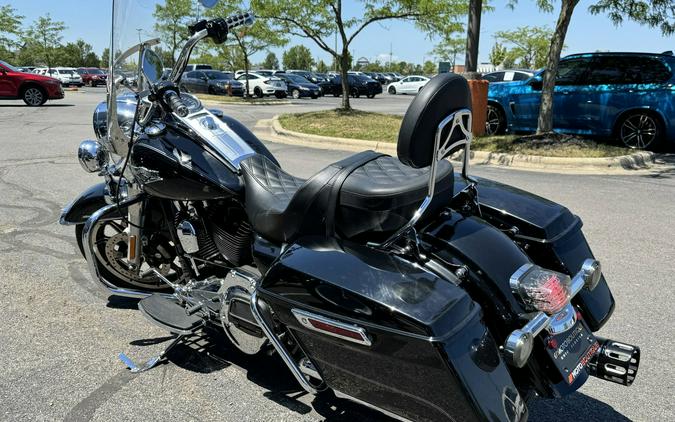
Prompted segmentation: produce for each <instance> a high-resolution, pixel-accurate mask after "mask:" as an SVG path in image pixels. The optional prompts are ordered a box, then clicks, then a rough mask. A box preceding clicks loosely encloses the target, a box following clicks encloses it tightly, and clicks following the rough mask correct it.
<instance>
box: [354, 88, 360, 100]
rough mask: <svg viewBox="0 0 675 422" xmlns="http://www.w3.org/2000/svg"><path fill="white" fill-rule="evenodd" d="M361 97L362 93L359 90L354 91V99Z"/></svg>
mask: <svg viewBox="0 0 675 422" xmlns="http://www.w3.org/2000/svg"><path fill="white" fill-rule="evenodd" d="M360 96H361V93H360V92H359V90H358V89H352V97H354V98H359V97H360Z"/></svg>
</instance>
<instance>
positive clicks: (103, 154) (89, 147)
mask: <svg viewBox="0 0 675 422" xmlns="http://www.w3.org/2000/svg"><path fill="white" fill-rule="evenodd" d="M77 160H78V161H79V162H80V166H82V169H83V170H84V171H86V172H87V173H97V172H99V171H101V170H102V169H103V168H104V167H105V165H106V164H107V163H108V152H107V151H106V150H105V148H104V147H103V145H101V144H100V143H99V142H98V141H94V140H91V139H86V140H84V141H82V142H80V146H78V147H77Z"/></svg>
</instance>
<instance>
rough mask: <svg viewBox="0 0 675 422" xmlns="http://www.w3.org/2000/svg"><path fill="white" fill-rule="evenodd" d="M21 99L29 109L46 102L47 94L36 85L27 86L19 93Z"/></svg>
mask: <svg viewBox="0 0 675 422" xmlns="http://www.w3.org/2000/svg"><path fill="white" fill-rule="evenodd" d="M21 99H22V100H23V102H24V103H26V105H27V106H29V107H39V106H41V105H42V104H44V103H46V102H47V93H46V92H45V90H44V89H43V88H41V87H39V86H36V85H29V86H27V87H26V88H24V89H23V92H21Z"/></svg>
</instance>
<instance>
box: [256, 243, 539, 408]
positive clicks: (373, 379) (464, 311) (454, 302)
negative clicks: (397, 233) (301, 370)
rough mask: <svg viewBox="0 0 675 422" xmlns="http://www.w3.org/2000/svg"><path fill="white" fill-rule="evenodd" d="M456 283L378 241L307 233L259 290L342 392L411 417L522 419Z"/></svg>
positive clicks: (495, 354) (488, 339) (479, 321)
mask: <svg viewBox="0 0 675 422" xmlns="http://www.w3.org/2000/svg"><path fill="white" fill-rule="evenodd" d="M458 283H459V281H458V280H456V279H454V278H453V279H451V280H448V279H441V278H439V277H438V276H436V275H434V274H432V273H430V272H428V271H426V270H424V269H422V268H421V267H419V266H418V265H415V264H413V263H411V262H408V261H405V260H403V259H401V258H399V257H396V256H393V255H390V254H387V253H383V252H380V251H377V250H375V249H373V248H368V247H365V246H362V245H358V244H353V243H349V242H347V241H341V242H338V241H334V240H332V241H330V240H326V239H309V238H305V239H301V240H300V241H298V242H297V243H296V244H293V245H290V246H289V247H287V248H285V249H284V252H283V253H281V255H280V256H279V257H278V259H276V260H275V261H274V263H273V264H272V265H271V267H270V269H269V271H268V272H267V274H266V275H265V277H264V278H263V280H262V281H261V285H260V287H259V290H258V295H259V298H260V299H261V300H263V301H264V302H266V303H267V304H268V305H269V306H270V307H271V308H272V310H273V312H274V315H275V316H276V318H278V319H279V320H280V321H281V322H282V323H283V324H284V325H285V326H286V327H287V328H288V330H289V331H290V333H291V334H292V336H293V337H294V338H295V339H296V340H297V341H298V343H299V344H300V346H301V347H302V350H303V351H305V353H306V354H307V355H308V356H309V358H310V360H311V361H312V363H313V365H314V367H315V368H316V369H317V370H318V372H319V373H320V374H321V377H322V378H323V380H324V381H325V382H326V383H327V384H328V386H329V387H330V388H332V389H333V390H336V391H337V392H340V393H342V394H346V395H348V396H351V397H353V398H355V399H357V400H360V401H364V402H367V403H369V404H371V405H373V406H375V407H378V408H380V409H383V410H385V411H387V412H391V413H394V414H396V415H399V416H402V417H404V418H407V419H409V420H414V421H437V420H438V421H441V420H443V421H444V420H467V421H471V420H499V421H501V420H503V421H506V420H522V419H523V418H526V414H527V409H526V407H525V404H524V401H523V400H522V398H521V397H520V395H519V392H518V390H517V388H516V387H515V385H514V383H513V381H512V379H511V377H510V375H509V372H508V370H507V368H506V365H505V363H504V362H503V360H502V358H501V356H500V354H499V351H498V349H497V345H496V343H495V341H494V339H493V338H492V336H491V334H490V332H489V331H488V330H487V328H486V326H485V323H484V321H483V312H482V309H481V307H480V306H479V305H478V304H477V303H476V302H474V301H473V300H472V299H471V298H470V297H469V295H468V294H467V293H466V292H465V291H464V290H463V289H462V288H461V287H460V286H459V285H458ZM313 321H318V322H317V323H316V324H317V325H313V324H314V322H313ZM345 327H346V329H345ZM340 330H342V331H340ZM345 330H346V331H345Z"/></svg>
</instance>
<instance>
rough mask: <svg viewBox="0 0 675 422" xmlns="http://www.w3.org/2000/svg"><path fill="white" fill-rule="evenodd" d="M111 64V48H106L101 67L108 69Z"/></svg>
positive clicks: (102, 54) (102, 55)
mask: <svg viewBox="0 0 675 422" xmlns="http://www.w3.org/2000/svg"><path fill="white" fill-rule="evenodd" d="M108 66H110V49H109V48H107V47H106V48H104V49H103V53H101V64H100V67H102V68H103V69H107V68H108Z"/></svg>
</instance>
